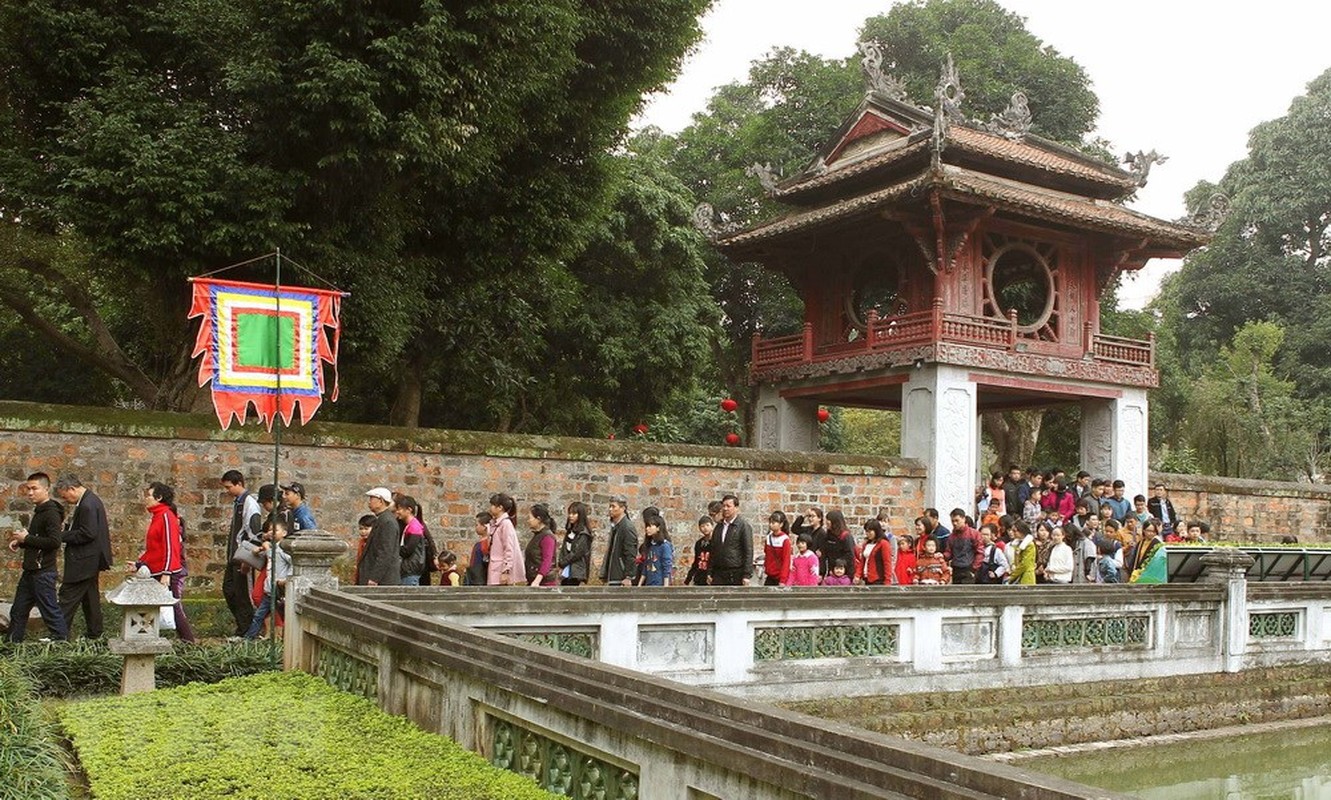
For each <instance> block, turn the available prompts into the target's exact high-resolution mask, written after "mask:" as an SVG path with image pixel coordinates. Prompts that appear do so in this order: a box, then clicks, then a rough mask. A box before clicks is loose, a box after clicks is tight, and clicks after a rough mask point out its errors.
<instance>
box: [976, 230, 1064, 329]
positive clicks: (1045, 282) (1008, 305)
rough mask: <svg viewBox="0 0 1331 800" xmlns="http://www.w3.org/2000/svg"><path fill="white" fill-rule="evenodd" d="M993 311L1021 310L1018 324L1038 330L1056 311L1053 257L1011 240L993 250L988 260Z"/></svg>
mask: <svg viewBox="0 0 1331 800" xmlns="http://www.w3.org/2000/svg"><path fill="white" fill-rule="evenodd" d="M986 273H987V274H986V276H985V277H986V280H987V281H988V284H989V286H988V289H989V291H988V292H987V294H988V299H989V302H990V312H991V313H993V314H994V316H999V317H1006V316H1007V314H1008V311H1009V310H1011V309H1015V310H1016V312H1017V328H1018V330H1020V331H1022V332H1023V333H1034V332H1036V331H1039V330H1040V329H1041V328H1044V327H1045V325H1046V324H1047V323H1048V322H1049V318H1050V316H1052V315H1053V313H1054V298H1055V296H1056V290H1055V286H1054V271H1053V269H1052V268H1051V267H1050V265H1049V261H1048V260H1047V259H1046V258H1045V256H1044V255H1043V254H1041V253H1040V252H1039V251H1038V250H1036V249H1035V248H1034V247H1032V246H1030V245H1029V244H1027V243H1025V242H1020V241H1016V242H1008V243H1006V244H1004V245H1002V246H1001V247H999V248H997V249H996V250H994V251H993V253H992V255H990V256H989V259H988V262H987V264H986Z"/></svg>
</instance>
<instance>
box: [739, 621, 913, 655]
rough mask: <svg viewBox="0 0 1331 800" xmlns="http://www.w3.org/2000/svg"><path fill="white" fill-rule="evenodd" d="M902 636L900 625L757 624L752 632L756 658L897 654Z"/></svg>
mask: <svg viewBox="0 0 1331 800" xmlns="http://www.w3.org/2000/svg"><path fill="white" fill-rule="evenodd" d="M899 639H900V636H899V626H897V625H818V626H809V627H773V628H757V629H755V630H754V632H753V660H754V661H794V660H802V659H809V658H869V657H874V656H895V655H897V652H898V644H899Z"/></svg>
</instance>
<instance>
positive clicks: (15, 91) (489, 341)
mask: <svg viewBox="0 0 1331 800" xmlns="http://www.w3.org/2000/svg"><path fill="white" fill-rule="evenodd" d="M706 5H707V0H652V1H651V2H647V0H618V1H617V2H609V3H594V4H589V3H581V2H576V0H503V1H500V2H491V3H468V4H456V3H446V2H441V1H440V0H422V1H421V2H394V3H373V4H344V3H335V2H305V0H274V1H273V2H266V3H248V2H232V1H231V0H221V1H220V2H213V3H198V2H188V1H187V2H170V3H168V2H161V1H160V0H157V1H156V2H153V1H150V2H142V3H112V2H104V0H103V1H98V0H86V1H85V2H61V1H59V0H3V2H0V99H2V100H3V103H0V226H3V227H4V229H5V232H4V234H3V238H0V244H3V245H4V246H3V247H2V248H0V301H2V302H4V303H5V304H6V305H8V306H9V307H10V308H12V309H14V310H15V311H17V312H18V313H19V314H20V315H21V316H22V317H23V319H24V320H25V321H26V322H27V323H28V324H29V325H30V326H31V327H33V328H34V329H36V330H38V331H40V332H41V333H42V334H43V335H45V336H46V337H47V338H49V339H50V340H51V341H53V342H54V343H55V344H56V345H57V346H59V347H60V348H62V349H63V350H64V351H65V352H67V353H69V354H72V355H73V356H75V357H77V358H80V359H82V360H84V361H85V362H87V363H89V364H91V365H93V366H95V367H96V368H97V369H99V370H101V371H103V372H105V373H107V374H109V375H112V376H114V377H115V378H116V379H118V380H119V381H120V382H121V383H122V385H123V386H124V387H126V391H125V394H126V398H127V399H131V400H135V401H138V402H141V403H143V404H145V405H149V406H154V407H162V408H184V407H189V406H191V405H192V404H194V403H195V401H196V400H197V392H196V391H195V388H194V386H193V375H192V373H193V370H194V367H193V365H192V364H191V363H190V360H189V354H188V351H189V344H190V342H191V339H192V337H191V336H190V331H189V329H188V326H187V325H186V323H185V321H184V313H185V309H186V305H185V303H186V300H187V297H188V286H187V283H186V281H185V278H186V277H187V276H189V275H191V274H197V273H199V272H201V271H203V270H205V269H208V268H214V267H217V266H219V265H223V264H227V263H229V262H233V261H236V260H238V259H239V258H242V257H245V256H249V255H253V254H255V253H260V252H264V251H270V250H272V249H273V248H275V247H277V246H282V247H283V248H284V249H286V250H287V251H288V252H290V253H292V254H293V255H296V256H297V258H298V259H299V260H300V261H301V262H303V263H306V264H309V265H310V266H312V267H317V268H318V270H319V272H321V273H322V274H323V275H324V276H325V277H327V278H328V279H330V280H332V281H334V282H336V283H338V284H340V285H341V286H343V287H344V288H347V289H349V290H350V291H351V292H352V297H351V299H350V301H349V302H348V303H347V305H346V307H345V310H344V318H345V319H346V320H347V329H348V334H349V339H348V340H347V341H346V349H345V351H344V353H345V356H346V367H347V372H348V374H347V379H348V385H349V386H354V387H358V388H359V389H360V390H361V391H362V392H364V396H363V397H361V398H360V399H359V400H358V401H357V402H356V403H353V404H352V405H353V406H356V407H359V408H360V409H361V410H363V411H364V412H366V413H373V414H381V413H388V412H389V410H390V409H391V410H393V411H394V412H395V413H394V416H395V417H396V418H397V420H398V421H401V422H406V423H413V422H415V421H417V419H418V414H419V408H420V386H421V381H420V378H419V376H420V375H421V374H423V373H424V372H425V371H427V370H429V369H438V368H439V367H440V365H441V364H448V363H451V364H452V366H454V367H456V368H458V370H459V371H460V372H461V371H462V370H464V369H472V370H473V371H474V372H473V373H472V374H474V375H476V376H479V377H477V380H478V381H491V382H492V383H493V387H492V388H495V389H496V390H499V391H500V392H502V391H504V390H506V389H511V388H512V384H511V382H510V381H509V380H508V378H507V377H504V378H501V377H500V376H514V378H513V380H516V381H517V382H518V383H521V382H522V380H524V379H525V377H527V376H524V375H523V370H524V369H525V368H526V366H527V365H528V363H529V359H528V357H527V350H528V349H529V347H530V346H531V345H532V344H533V343H534V342H537V341H538V339H537V337H536V335H535V334H532V333H530V327H529V326H527V325H525V324H524V322H525V319H526V314H527V313H529V312H530V310H531V309H532V308H534V307H536V306H537V305H538V304H539V296H538V295H537V294H536V293H538V292H540V291H542V290H544V289H547V288H548V287H549V286H550V285H551V283H552V282H553V281H557V280H559V278H558V276H556V277H555V278H547V277H546V273H547V272H548V271H549V270H550V269H551V268H552V266H553V265H556V264H557V263H558V262H559V261H560V260H561V259H564V258H567V257H569V256H571V255H572V254H575V253H576V252H577V249H578V248H579V246H580V245H581V242H582V241H583V240H584V239H585V238H586V237H587V236H588V235H589V231H590V227H589V225H588V221H589V218H590V217H591V216H593V215H594V214H595V213H597V212H598V211H599V210H601V209H602V208H604V204H605V187H606V181H607V177H608V175H609V174H610V170H609V169H608V168H607V166H606V163H607V159H608V158H609V156H608V151H609V149H610V148H611V147H612V146H613V145H614V144H615V142H616V141H617V140H618V139H619V137H620V136H621V135H622V133H623V131H624V127H625V125H626V123H627V120H628V119H629V117H630V116H631V114H632V113H633V111H634V110H635V109H636V108H637V107H638V104H639V103H640V102H641V100H640V98H641V96H642V93H643V92H644V91H646V90H650V89H653V88H657V87H659V86H661V85H662V84H663V83H664V82H665V81H666V80H668V78H669V77H670V75H671V74H672V73H673V70H674V69H675V67H676V66H677V63H678V60H679V58H680V57H681V55H682V54H683V53H684V52H685V50H686V49H687V48H688V46H689V45H690V44H691V43H692V42H693V41H694V40H695V39H696V37H697V36H698V28H697V21H696V20H697V15H698V14H699V13H700V12H701V11H702V10H703V9H704V8H705V7H706ZM236 274H237V276H238V277H263V278H265V279H266V278H269V277H271V275H270V274H266V273H261V272H258V271H250V272H246V271H244V270H242V271H240V272H238V273H236ZM52 303H55V304H57V305H58V306H59V309H58V310H59V311H60V312H62V313H55V314H52V313H49V312H50V310H51V309H50V308H49V306H50V305H51V304H52ZM71 320H72V321H73V322H72V324H69V321H71ZM459 329H460V330H461V332H462V333H461V334H460V335H458V334H455V333H454V332H455V331H456V330H459ZM468 331H476V332H478V333H479V335H476V336H472V337H467V336H466V333H467V332H468ZM499 396H500V397H501V400H500V401H497V402H495V403H493V404H492V408H491V412H492V414H491V419H492V420H494V419H498V418H499V417H500V416H502V415H504V414H511V413H512V409H513V407H514V402H513V401H512V397H513V395H512V394H511V393H509V394H501V395H499ZM504 399H507V400H508V402H507V403H505V402H503V400H504ZM441 421H445V422H447V421H448V419H447V418H445V419H443V420H441Z"/></svg>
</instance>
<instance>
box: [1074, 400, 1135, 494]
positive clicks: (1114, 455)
mask: <svg viewBox="0 0 1331 800" xmlns="http://www.w3.org/2000/svg"><path fill="white" fill-rule="evenodd" d="M1121 391H1122V393H1123V394H1122V396H1121V397H1116V398H1112V399H1109V400H1101V399H1094V400H1083V401H1082V404H1081V467H1082V469H1084V470H1086V471H1087V472H1089V473H1091V474H1092V475H1094V476H1095V477H1097V478H1111V479H1113V478H1118V479H1121V480H1122V481H1123V482H1124V483H1125V484H1127V492H1126V493H1127V496H1128V497H1129V498H1130V497H1132V496H1133V495H1135V494H1144V495H1147V496H1148V497H1149V496H1150V494H1151V493H1150V491H1149V489H1150V479H1149V478H1148V476H1147V474H1146V473H1147V464H1148V462H1147V455H1148V454H1147V432H1148V427H1149V426H1148V423H1149V421H1150V409H1149V406H1148V404H1147V400H1146V390H1145V389H1132V388H1124V389H1122V390H1121Z"/></svg>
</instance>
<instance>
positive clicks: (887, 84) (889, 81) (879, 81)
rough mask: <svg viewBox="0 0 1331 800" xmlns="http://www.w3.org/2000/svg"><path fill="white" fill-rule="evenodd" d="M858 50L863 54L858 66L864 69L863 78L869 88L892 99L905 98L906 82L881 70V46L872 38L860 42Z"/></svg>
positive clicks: (901, 99)
mask: <svg viewBox="0 0 1331 800" xmlns="http://www.w3.org/2000/svg"><path fill="white" fill-rule="evenodd" d="M858 47H859V51H860V53H861V54H862V55H863V56H864V58H863V59H862V60H861V61H860V67H861V68H862V69H863V70H864V80H865V82H866V83H867V84H869V90H870V91H873V92H877V93H879V94H881V95H886V96H887V97H890V98H892V99H893V100H899V101H904V100H905V99H906V83H905V81H903V80H901V79H900V78H898V77H896V76H895V75H892V74H890V73H887V72H884V71H883V47H882V45H880V44H878V42H875V41H873V40H872V39H866V40H865V41H863V42H860V43H859V45H858Z"/></svg>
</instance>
